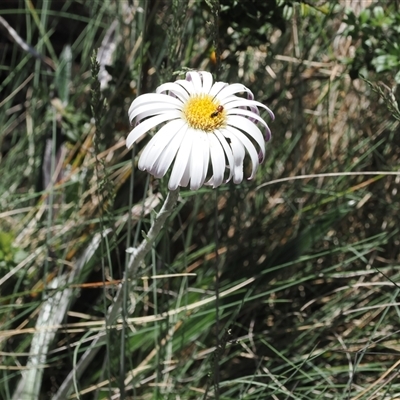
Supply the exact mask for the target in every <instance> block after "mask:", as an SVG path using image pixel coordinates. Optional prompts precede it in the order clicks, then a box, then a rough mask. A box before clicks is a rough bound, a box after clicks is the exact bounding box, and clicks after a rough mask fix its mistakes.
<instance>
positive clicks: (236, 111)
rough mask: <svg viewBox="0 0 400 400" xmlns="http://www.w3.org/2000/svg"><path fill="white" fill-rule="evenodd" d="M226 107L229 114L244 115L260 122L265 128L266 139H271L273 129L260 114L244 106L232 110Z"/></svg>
mask: <svg viewBox="0 0 400 400" xmlns="http://www.w3.org/2000/svg"><path fill="white" fill-rule="evenodd" d="M224 108H225V109H226V110H227V115H244V116H247V117H249V118H250V119H252V120H254V121H258V122H260V123H261V124H262V125H263V126H264V128H265V135H264V140H265V141H266V142H268V140H269V139H271V130H270V129H269V126H268V125H267V123H266V122H265V121H264V120H263V119H262V118H261V117H260V116H259V115H258V114H255V113H254V112H252V111H249V110H245V109H243V108H233V109H231V110H229V109H228V108H227V107H224ZM271 112H272V111H271ZM254 121H251V122H254Z"/></svg>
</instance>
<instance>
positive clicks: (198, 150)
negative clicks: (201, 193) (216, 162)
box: [190, 129, 209, 190]
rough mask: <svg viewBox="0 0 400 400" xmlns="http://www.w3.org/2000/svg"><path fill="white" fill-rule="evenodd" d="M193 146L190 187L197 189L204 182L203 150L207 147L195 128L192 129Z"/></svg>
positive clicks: (206, 149)
mask: <svg viewBox="0 0 400 400" xmlns="http://www.w3.org/2000/svg"><path fill="white" fill-rule="evenodd" d="M191 131H192V135H193V146H192V152H191V155H190V189H191V190H197V189H198V188H199V187H201V186H202V185H203V183H204V178H203V169H204V165H203V163H204V152H205V151H209V149H208V147H205V146H204V142H203V140H202V139H201V135H200V134H199V132H198V131H196V130H195V129H192V130H191Z"/></svg>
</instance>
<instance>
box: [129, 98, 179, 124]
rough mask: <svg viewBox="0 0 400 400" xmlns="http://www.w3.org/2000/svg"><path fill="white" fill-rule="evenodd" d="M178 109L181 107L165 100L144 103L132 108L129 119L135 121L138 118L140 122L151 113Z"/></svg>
mask: <svg viewBox="0 0 400 400" xmlns="http://www.w3.org/2000/svg"><path fill="white" fill-rule="evenodd" d="M178 109H179V108H178V107H177V106H176V105H175V104H169V103H165V102H164V103H149V104H143V105H141V106H139V107H135V108H134V109H132V110H131V114H130V115H129V120H130V121H133V120H134V119H135V118H136V122H140V121H141V120H142V119H144V118H147V117H149V116H151V115H157V114H163V113H167V112H170V111H172V110H178Z"/></svg>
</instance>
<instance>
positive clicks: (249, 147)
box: [227, 126, 260, 179]
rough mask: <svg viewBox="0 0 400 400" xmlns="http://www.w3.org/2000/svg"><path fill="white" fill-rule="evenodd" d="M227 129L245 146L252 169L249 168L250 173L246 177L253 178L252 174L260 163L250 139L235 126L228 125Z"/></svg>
mask: <svg viewBox="0 0 400 400" xmlns="http://www.w3.org/2000/svg"><path fill="white" fill-rule="evenodd" d="M227 129H228V130H229V132H230V133H231V134H232V135H235V136H236V137H237V139H238V140H239V141H240V142H242V144H243V145H244V147H245V148H246V150H247V152H248V153H249V156H250V158H251V163H252V170H251V175H250V177H249V178H248V179H253V178H254V175H255V174H256V172H257V169H258V166H259V165H260V163H259V161H258V153H257V150H256V148H255V147H254V145H253V143H252V142H251V140H250V139H249V138H248V137H247V136H246V135H245V134H243V132H241V131H239V130H238V129H236V128H233V127H232V126H230V127H229V128H227Z"/></svg>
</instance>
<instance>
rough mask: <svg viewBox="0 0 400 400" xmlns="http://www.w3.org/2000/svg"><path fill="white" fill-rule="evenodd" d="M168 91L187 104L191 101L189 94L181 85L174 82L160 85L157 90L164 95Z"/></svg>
mask: <svg viewBox="0 0 400 400" xmlns="http://www.w3.org/2000/svg"><path fill="white" fill-rule="evenodd" d="M167 90H169V91H170V92H172V93H173V94H174V95H175V96H176V97H178V98H179V99H180V100H181V101H183V102H186V101H187V100H188V99H189V94H188V92H187V91H186V90H185V89H184V88H183V87H182V86H181V85H177V84H176V83H173V82H167V83H164V84H162V85H160V86H159V87H158V88H157V90H156V92H157V93H162V92H165V91H167Z"/></svg>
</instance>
